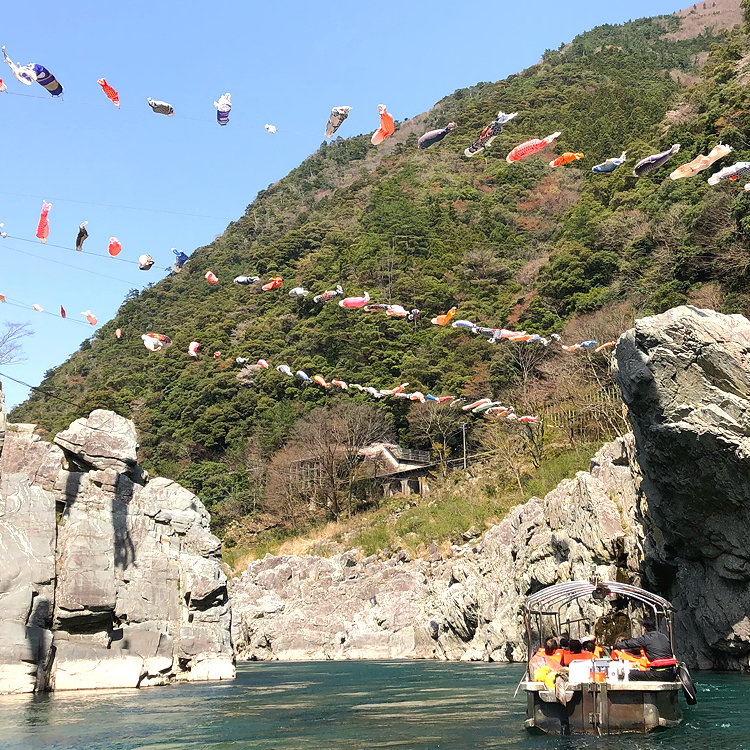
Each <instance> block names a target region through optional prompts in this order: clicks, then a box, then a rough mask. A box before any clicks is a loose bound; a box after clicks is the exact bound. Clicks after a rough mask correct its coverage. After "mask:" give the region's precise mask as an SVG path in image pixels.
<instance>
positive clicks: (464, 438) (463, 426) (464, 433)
mask: <svg viewBox="0 0 750 750" xmlns="http://www.w3.org/2000/svg"><path fill="white" fill-rule="evenodd" d="M461 438H462V439H463V444H464V469H466V422H461Z"/></svg>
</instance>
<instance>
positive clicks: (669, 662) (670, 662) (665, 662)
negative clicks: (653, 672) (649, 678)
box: [648, 656, 677, 669]
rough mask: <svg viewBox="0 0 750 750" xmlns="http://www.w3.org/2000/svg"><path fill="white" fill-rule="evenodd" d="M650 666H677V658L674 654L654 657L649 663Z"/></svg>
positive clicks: (656, 667)
mask: <svg viewBox="0 0 750 750" xmlns="http://www.w3.org/2000/svg"><path fill="white" fill-rule="evenodd" d="M648 666H649V668H651V667H653V668H654V669H658V668H660V667H676V666H677V659H675V658H674V656H670V657H668V658H666V659H654V660H653V661H650V662H649V663H648Z"/></svg>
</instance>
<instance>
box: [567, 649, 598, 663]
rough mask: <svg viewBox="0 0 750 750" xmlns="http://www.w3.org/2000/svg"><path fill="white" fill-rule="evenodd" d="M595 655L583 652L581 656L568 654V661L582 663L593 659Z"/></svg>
mask: <svg viewBox="0 0 750 750" xmlns="http://www.w3.org/2000/svg"><path fill="white" fill-rule="evenodd" d="M593 658H594V654H593V653H592V652H591V651H581V653H580V654H568V661H569V662H571V661H582V660H583V659H593Z"/></svg>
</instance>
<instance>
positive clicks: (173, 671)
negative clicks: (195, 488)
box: [0, 410, 234, 692]
mask: <svg viewBox="0 0 750 750" xmlns="http://www.w3.org/2000/svg"><path fill="white" fill-rule="evenodd" d="M30 427H31V426H26V425H10V426H9V428H8V433H7V440H6V442H5V446H4V450H3V453H2V457H1V458H0V471H1V472H2V485H1V486H0V560H2V561H3V565H2V566H0V692H29V691H31V690H35V689H36V690H40V689H45V688H49V689H53V690H69V689H80V688H100V687H111V688H115V687H116V688H120V687H137V686H143V685H155V684H162V683H166V682H169V681H171V680H174V679H185V680H195V679H227V678H232V677H234V656H233V650H232V643H231V638H230V624H231V611H230V607H229V601H228V597H227V585H226V583H227V582H226V577H225V576H224V574H223V573H222V571H221V567H220V552H221V544H220V542H219V540H218V539H217V538H216V537H215V536H214V535H213V534H211V533H210V530H209V520H210V517H209V515H208V513H207V512H206V509H205V508H204V507H203V505H202V503H201V502H200V500H199V499H198V498H197V497H196V496H195V495H193V494H192V493H191V492H189V491H188V490H186V489H184V488H183V487H180V485H178V484H177V483H175V482H173V481H171V480H166V479H158V478H157V479H154V480H152V481H144V479H143V477H144V473H143V472H142V471H141V470H140V469H139V467H137V466H136V464H135V446H136V443H135V430H134V428H133V425H132V423H130V422H129V421H128V420H124V419H122V418H121V417H118V416H117V415H115V414H113V413H111V412H103V411H101V410H97V411H95V412H93V413H92V416H91V417H90V418H89V419H88V420H85V419H83V420H77V421H76V422H74V423H73V425H71V428H70V429H69V430H66V431H65V432H63V433H60V434H59V435H58V436H57V437H56V438H55V441H56V443H57V444H56V445H52V444H49V443H45V442H44V441H42V440H41V439H40V438H39V437H38V436H36V435H34V434H33V431H32V430H31V429H30ZM110 428H111V430H112V433H111V434H110V433H109V432H108V430H109V429H110ZM136 480H138V481H136ZM56 513H57V517H56Z"/></svg>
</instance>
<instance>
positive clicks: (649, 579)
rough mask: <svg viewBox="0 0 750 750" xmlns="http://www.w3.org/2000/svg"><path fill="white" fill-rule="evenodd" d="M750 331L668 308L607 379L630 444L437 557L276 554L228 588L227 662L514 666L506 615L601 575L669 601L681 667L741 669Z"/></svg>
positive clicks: (623, 343)
mask: <svg viewBox="0 0 750 750" xmlns="http://www.w3.org/2000/svg"><path fill="white" fill-rule="evenodd" d="M749 364H750V321H748V320H746V319H745V318H744V317H742V316H738V315H731V316H727V315H721V314H719V313H715V312H713V311H709V310H698V309H696V308H692V307H680V308H676V309H674V310H670V311H669V312H667V313H664V314H662V315H657V316H654V317H651V318H644V319H642V320H639V321H637V323H636V326H635V328H634V329H633V330H631V331H628V332H627V333H625V334H623V336H622V337H621V338H620V341H619V342H618V345H617V349H616V364H615V377H616V379H617V382H618V383H619V385H620V387H621V389H622V393H623V399H624V401H625V403H626V404H627V406H628V409H629V416H630V420H631V423H632V426H633V434H631V435H627V436H625V437H624V438H619V439H618V440H616V441H615V442H613V443H610V444H607V445H605V446H604V447H603V448H602V449H601V450H600V451H599V452H598V453H597V454H596V455H595V456H594V457H593V459H592V461H591V468H590V471H589V472H579V473H578V474H577V475H576V476H575V477H574V478H573V479H569V480H565V481H563V482H562V483H561V484H560V485H559V486H558V487H557V488H555V489H554V490H553V491H552V492H550V493H549V494H548V495H547V496H546V497H545V498H543V499H539V498H531V499H530V500H529V501H528V502H526V503H524V504H523V505H520V506H518V507H516V508H514V509H513V510H511V512H510V513H509V514H508V516H507V517H506V518H505V519H504V520H503V521H502V522H501V523H500V524H498V525H496V526H494V527H493V528H491V529H490V530H489V531H488V532H487V533H486V534H485V536H484V539H483V540H482V543H481V544H480V546H479V547H477V548H470V547H468V546H466V547H464V548H461V549H458V550H457V555H456V556H455V557H453V558H452V559H449V560H442V559H440V556H439V555H436V556H431V560H432V561H431V562H430V561H424V560H414V561H410V560H409V559H408V556H407V555H406V554H405V553H403V552H402V553H400V554H399V555H397V556H396V557H394V558H392V559H390V560H387V561H378V560H376V559H374V558H368V559H365V560H360V559H358V557H357V555H356V552H355V551H352V552H350V553H347V554H345V555H339V556H336V557H333V558H330V559H321V558H315V557H308V556H302V557H291V556H282V557H273V556H270V555H269V556H266V558H265V559H264V560H261V561H257V562H254V563H252V564H251V565H250V566H249V567H248V569H247V570H246V571H245V572H244V573H243V574H242V576H241V578H239V579H235V580H234V581H232V582H230V589H231V591H232V595H233V598H234V612H235V621H234V638H235V642H236V644H237V649H238V656H239V657H240V658H251V659H287V658H295V659H300V658H310V659H313V658H358V657H363V656H364V657H370V658H384V657H399V656H404V657H412V658H439V659H486V660H517V659H520V658H523V657H524V654H525V651H524V648H525V647H524V645H523V642H524V641H523V627H522V622H521V615H520V605H521V603H522V601H523V599H524V597H525V596H527V595H528V594H529V593H532V592H534V591H536V590H538V589H540V588H542V587H543V586H547V585H550V584H553V583H557V582H562V581H566V580H570V579H575V578H579V579H580V578H586V577H588V576H590V575H592V574H594V573H598V574H599V575H600V576H601V577H602V578H615V577H617V578H618V579H619V580H623V579H625V580H628V581H630V582H632V583H635V584H638V585H643V586H645V587H647V588H649V589H651V590H653V591H656V592H658V593H660V594H663V595H664V596H666V597H667V598H669V599H670V600H671V601H672V602H673V604H674V605H675V609H676V622H677V637H676V642H677V644H678V650H679V653H680V656H681V657H683V658H685V659H686V660H687V661H688V663H689V664H691V665H692V666H698V667H701V668H712V667H713V668H729V669H747V668H748V658H749V656H750V624H749V623H748V615H747V613H748V612H750V586H748V581H750V552H748V551H747V550H748V546H747V541H746V540H747V538H748V533H750V367H748V365H749Z"/></svg>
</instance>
